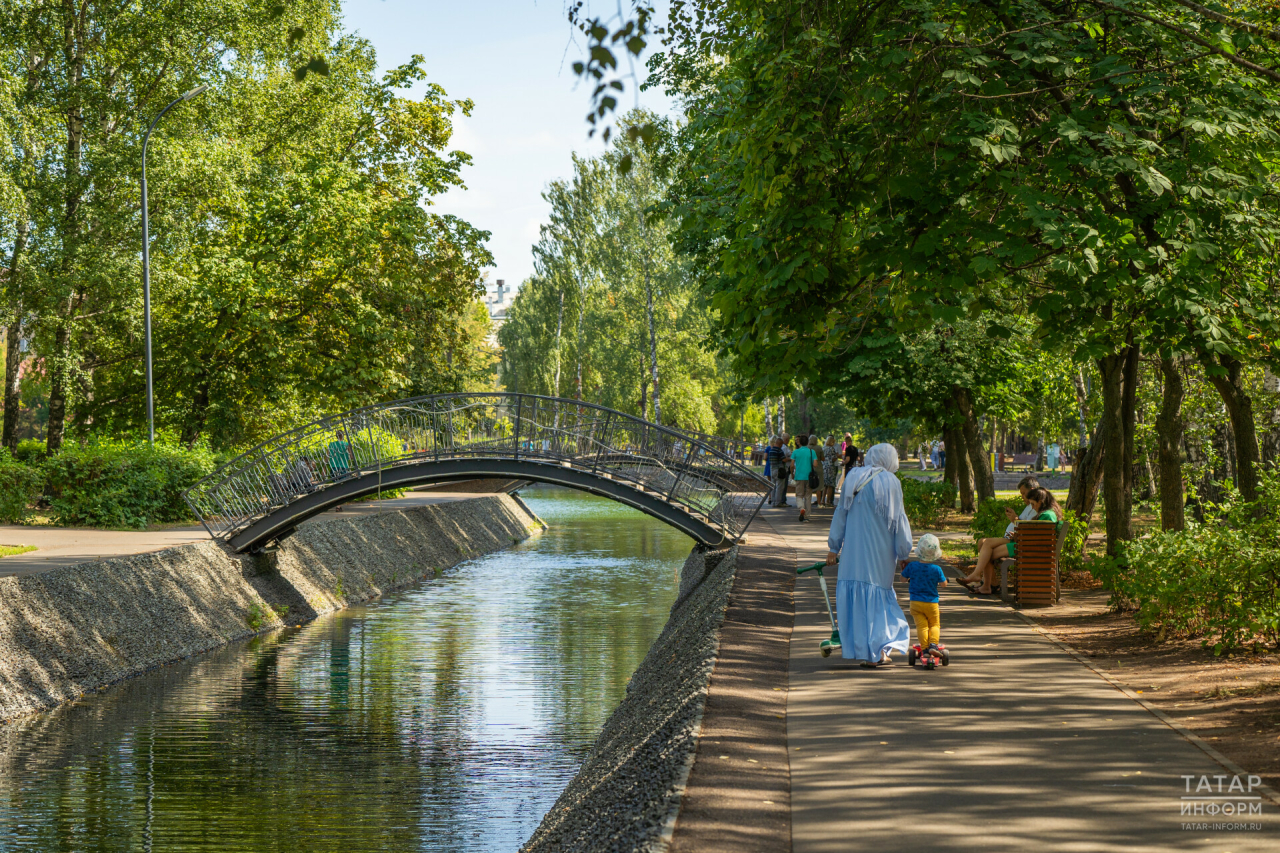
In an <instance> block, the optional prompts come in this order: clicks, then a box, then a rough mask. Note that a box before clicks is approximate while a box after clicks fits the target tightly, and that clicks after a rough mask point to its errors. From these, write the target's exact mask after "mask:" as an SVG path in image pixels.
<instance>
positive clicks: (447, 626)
mask: <svg viewBox="0 0 1280 853" xmlns="http://www.w3.org/2000/svg"><path fill="white" fill-rule="evenodd" d="M523 496H524V497H525V500H526V501H527V502H528V503H529V505H530V507H531V508H532V509H533V510H534V511H535V512H537V513H538V514H539V515H540V516H542V518H543V519H544V520H546V522H547V523H548V524H549V525H550V529H549V530H547V531H545V532H543V533H541V534H539V535H537V536H535V537H533V538H532V539H530V540H528V541H527V542H525V543H522V544H520V545H518V546H516V547H514V548H511V549H510V550H507V551H503V552H500V553H497V554H492V555H489V556H487V557H482V558H480V559H476V560H472V561H470V562H467V563H464V564H462V565H460V566H458V567H456V568H454V569H452V570H450V571H448V572H446V573H445V574H444V575H443V576H442V577H440V578H438V579H436V580H433V581H426V582H423V583H421V584H420V585H417V586H415V587H413V588H411V589H407V590H404V591H401V592H399V593H396V594H393V595H390V596H388V597H386V598H384V599H382V600H380V601H378V602H376V603H374V604H370V605H368V606H362V607H355V608H351V609H349V610H346V611H344V612H342V613H338V614H334V615H332V616H329V617H325V618H323V619H319V620H317V621H315V622H312V623H310V624H308V625H305V626H303V627H301V628H297V629H287V630H284V631H279V632H276V633H274V634H271V635H268V636H263V637H259V638H255V639H253V640H251V641H248V642H245V643H239V644H235V645H233V646H230V647H228V648H225V649H222V650H220V651H217V652H213V653H210V654H208V655H204V656H202V657H200V658H199V659H198V660H194V661H190V662H184V663H181V664H177V665H174V666H170V667H165V668H163V669H161V670H158V671H156V672H153V673H150V674H147V675H144V676H141V677H139V678H135V679H131V680H130V681H127V682H124V683H122V684H119V685H117V686H115V687H113V688H111V689H109V690H107V691H104V692H102V693H99V694H97V695H95V696H93V697H86V698H85V699H84V700H82V701H80V702H77V703H75V704H73V705H69V706H65V707H62V708H60V709H57V710H55V711H53V712H50V713H47V714H41V715H38V716H36V717H32V718H28V719H26V720H23V721H20V722H19V723H16V724H11V725H9V726H0V851H5V853H8V851H40V853H51V851H76V853H91V852H92V853H96V851H157V853H159V851H175V850H181V851H218V853H225V852H226V851H290V853H292V851H296V850H307V851H342V853H366V851H375V850H388V851H416V850H422V851H491V850H492V851H514V850H515V849H516V848H518V847H519V845H520V844H521V843H522V842H523V841H524V840H525V839H527V838H528V836H529V835H530V834H531V833H532V832H533V830H534V829H535V828H536V827H537V825H538V822H539V821H540V820H541V818H542V815H543V814H544V813H545V812H546V811H547V809H548V808H550V806H551V805H552V804H553V803H554V802H555V799H556V797H557V796H559V794H560V792H561V790H563V788H564V786H565V784H566V783H567V782H568V781H569V779H571V778H572V777H573V774H574V773H575V772H576V770H577V767H578V766H579V764H580V763H581V761H582V759H583V758H584V757H585V755H586V753H587V751H588V750H589V749H590V746H591V744H592V742H593V741H594V739H595V737H596V735H597V733H598V732H599V730H600V727H601V725H602V724H603V723H604V721H605V719H606V718H607V717H608V715H609V714H610V713H611V712H612V710H613V709H614V707H616V706H617V704H618V702H619V701H620V700H621V698H622V696H623V695H624V693H625V690H626V683H627V679H628V678H629V677H630V675H631V673H632V672H633V671H634V670H635V668H636V666H637V665H638V664H639V663H640V661H641V659H642V658H643V657H644V655H645V652H646V651H647V649H648V647H649V645H650V643H651V642H652V641H653V639H654V638H655V637H656V636H657V635H658V633H659V631H661V630H662V626H663V625H664V624H665V622H666V618H667V614H668V611H669V609H670V607H671V603H672V601H673V600H674V598H675V591H676V573H677V571H678V569H679V567H680V565H681V563H682V562H683V561H684V558H685V556H686V555H687V554H688V552H689V549H690V547H691V546H692V542H691V540H689V539H688V538H687V537H685V536H684V535H683V534H680V533H678V532H677V531H675V530H674V529H672V528H670V527H667V526H666V525H664V524H662V523H661V522H658V521H655V520H653V519H651V518H649V517H648V516H645V515H642V514H640V513H638V512H636V511H634V510H629V509H626V508H624V507H622V506H620V505H618V504H614V503H612V502H610V501H606V500H603V499H600V498H593V497H589V496H586V495H583V494H580V493H577V492H572V491H568V490H562V489H552V488H545V487H540V488H533V489H529V490H527V491H526V492H524V493H523Z"/></svg>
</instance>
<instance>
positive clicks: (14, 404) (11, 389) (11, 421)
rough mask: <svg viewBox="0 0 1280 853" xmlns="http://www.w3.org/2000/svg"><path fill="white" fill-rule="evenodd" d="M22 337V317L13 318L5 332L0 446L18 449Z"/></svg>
mask: <svg viewBox="0 0 1280 853" xmlns="http://www.w3.org/2000/svg"><path fill="white" fill-rule="evenodd" d="M21 337H22V316H21V314H19V315H18V316H16V317H14V319H13V322H11V323H10V324H9V328H8V329H7V330H6V331H5V347H4V432H3V434H2V435H0V446H3V447H7V448H9V449H10V450H17V449H18V409H19V407H20V406H21V405H22V398H21V396H20V395H19V393H18V392H19V387H18V371H19V370H20V369H21V367H22V351H21V350H19V349H18V347H19V345H20V344H21Z"/></svg>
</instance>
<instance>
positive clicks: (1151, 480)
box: [1142, 450, 1160, 500]
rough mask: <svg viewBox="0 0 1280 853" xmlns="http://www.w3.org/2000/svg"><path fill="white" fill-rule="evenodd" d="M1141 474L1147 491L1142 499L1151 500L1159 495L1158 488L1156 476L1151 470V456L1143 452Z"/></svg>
mask: <svg viewBox="0 0 1280 853" xmlns="http://www.w3.org/2000/svg"><path fill="white" fill-rule="evenodd" d="M1142 474H1143V476H1144V477H1145V478H1146V480H1147V491H1146V494H1145V495H1143V498H1142V499H1143V500H1151V499H1153V498H1154V497H1155V496H1156V495H1158V494H1160V487H1159V486H1157V485H1156V474H1155V471H1154V470H1152V468H1151V455H1150V454H1149V453H1147V452H1146V451H1145V450H1144V451H1142Z"/></svg>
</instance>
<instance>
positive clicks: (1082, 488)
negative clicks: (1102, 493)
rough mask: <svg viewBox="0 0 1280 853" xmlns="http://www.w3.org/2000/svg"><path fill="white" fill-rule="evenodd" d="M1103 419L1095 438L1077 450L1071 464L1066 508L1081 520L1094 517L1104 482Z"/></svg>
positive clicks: (1095, 428) (1094, 433)
mask: <svg viewBox="0 0 1280 853" xmlns="http://www.w3.org/2000/svg"><path fill="white" fill-rule="evenodd" d="M1102 453H1103V450H1102V421H1098V425H1097V426H1095V427H1094V428H1093V439H1092V440H1091V441H1090V442H1089V443H1088V444H1083V445H1081V446H1080V449H1079V450H1078V451H1077V452H1076V461H1075V463H1074V464H1073V465H1072V466H1071V487H1070V489H1068V491H1067V502H1066V504H1065V505H1064V507H1063V508H1064V509H1068V510H1070V511H1072V512H1074V513H1075V514H1076V515H1077V516H1078V517H1079V518H1080V519H1081V520H1083V521H1088V520H1089V519H1090V518H1092V517H1093V508H1094V506H1095V505H1096V504H1097V502H1098V487H1099V486H1100V485H1101V484H1102Z"/></svg>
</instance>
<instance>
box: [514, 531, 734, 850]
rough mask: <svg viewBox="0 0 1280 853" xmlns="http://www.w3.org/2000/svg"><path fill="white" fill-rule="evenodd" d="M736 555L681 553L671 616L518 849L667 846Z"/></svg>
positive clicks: (694, 741) (694, 743)
mask: <svg viewBox="0 0 1280 853" xmlns="http://www.w3.org/2000/svg"><path fill="white" fill-rule="evenodd" d="M736 558H737V549H736V548H733V549H730V550H728V551H717V552H699V551H697V550H695V551H694V552H693V553H692V554H690V555H689V559H688V560H686V561H685V564H684V567H683V568H682V569H681V571H680V591H679V594H678V595H677V599H676V603H675V605H673V606H672V608H671V618H670V619H669V620H668V622H667V625H666V627H665V628H664V629H663V631H662V633H661V634H660V635H659V636H658V638H657V639H656V640H654V642H653V645H652V646H651V647H650V649H649V653H648V654H647V655H646V656H645V659H644V661H643V662H641V664H640V666H639V668H638V669H636V671H635V674H634V675H632V676H631V681H630V682H629V683H628V685H627V695H626V698H624V699H623V700H622V702H621V704H619V705H618V708H617V710H615V711H614V712H613V715H612V716H610V718H609V720H608V721H607V722H606V723H605V725H604V729H603V730H602V731H601V733H600V737H599V738H598V739H597V740H596V743H595V746H594V747H593V748H592V750H591V754H590V755H588V756H587V759H586V761H584V762H583V765H582V768H581V770H579V772H578V775H577V776H576V777H574V779H573V781H572V782H570V783H569V786H568V787H567V788H565V791H564V793H563V794H561V795H560V798H559V799H558V800H557V801H556V804H555V805H554V806H553V807H552V808H551V810H550V811H549V812H547V815H546V817H544V818H543V819H542V823H541V824H540V825H539V827H538V829H537V831H536V832H534V834H533V836H532V837H531V838H530V839H529V841H528V842H526V844H525V846H524V847H523V848H522V850H524V851H526V853H544V852H545V853H550V851H612V850H618V851H623V850H625V851H656V850H662V849H664V848H665V847H666V845H667V842H668V841H669V839H670V837H671V831H672V828H673V826H674V825H675V819H676V815H677V814H678V813H679V811H680V798H681V795H682V792H683V790H684V785H685V781H686V780H687V778H688V775H689V770H690V767H691V765H692V762H693V756H694V753H695V750H696V748H697V745H698V735H699V732H700V730H701V725H702V712H703V706H704V704H705V702H706V698H707V689H708V684H709V682H710V679H711V671H712V669H713V668H714V666H715V661H716V654H717V652H718V649H719V632H720V626H721V623H722V622H723V619H724V614H725V608H726V606H727V603H728V599H729V592H730V589H731V588H732V586H733V579H734V572H735V562H736Z"/></svg>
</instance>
